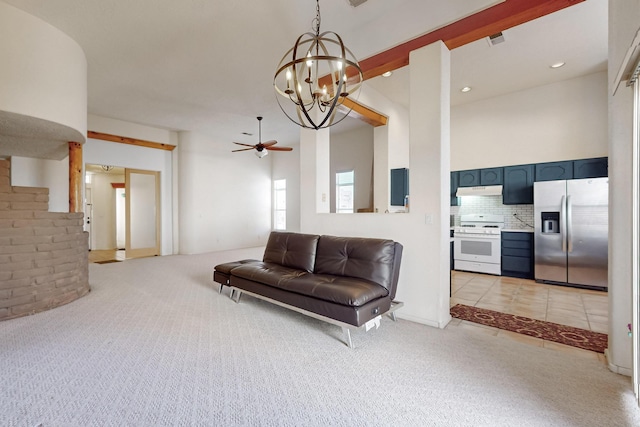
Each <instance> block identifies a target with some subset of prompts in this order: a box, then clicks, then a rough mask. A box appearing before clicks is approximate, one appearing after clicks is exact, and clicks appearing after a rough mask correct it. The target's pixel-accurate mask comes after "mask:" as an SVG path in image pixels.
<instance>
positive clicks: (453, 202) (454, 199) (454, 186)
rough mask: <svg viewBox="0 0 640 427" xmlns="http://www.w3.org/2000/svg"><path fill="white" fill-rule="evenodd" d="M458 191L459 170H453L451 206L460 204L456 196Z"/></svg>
mask: <svg viewBox="0 0 640 427" xmlns="http://www.w3.org/2000/svg"><path fill="white" fill-rule="evenodd" d="M457 191H458V172H451V206H458V204H459V201H458V197H457V196H456V192H457Z"/></svg>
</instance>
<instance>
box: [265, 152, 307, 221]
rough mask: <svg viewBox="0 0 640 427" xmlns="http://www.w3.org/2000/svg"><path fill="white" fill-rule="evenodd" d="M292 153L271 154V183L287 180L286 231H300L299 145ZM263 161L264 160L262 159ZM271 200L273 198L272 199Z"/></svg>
mask: <svg viewBox="0 0 640 427" xmlns="http://www.w3.org/2000/svg"><path fill="white" fill-rule="evenodd" d="M291 147H293V151H289V152H285V151H283V152H278V153H272V154H273V155H271V154H270V155H269V156H267V157H269V158H271V165H272V173H271V176H272V181H275V180H277V179H286V180H287V231H292V232H298V231H300V144H299V143H298V144H296V145H291ZM263 160H264V159H263ZM271 200H273V197H272V199H271Z"/></svg>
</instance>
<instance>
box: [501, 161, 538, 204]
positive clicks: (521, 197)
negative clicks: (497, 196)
mask: <svg viewBox="0 0 640 427" xmlns="http://www.w3.org/2000/svg"><path fill="white" fill-rule="evenodd" d="M534 169H535V167H534V165H519V166H505V168H504V185H503V187H502V203H503V204H505V205H532V204H533V175H534Z"/></svg>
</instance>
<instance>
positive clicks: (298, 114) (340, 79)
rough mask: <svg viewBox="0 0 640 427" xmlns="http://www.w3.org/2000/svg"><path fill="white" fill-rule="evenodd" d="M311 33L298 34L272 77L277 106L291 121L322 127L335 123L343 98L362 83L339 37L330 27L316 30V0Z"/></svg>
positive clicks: (354, 64)
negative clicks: (322, 31) (322, 30)
mask: <svg viewBox="0 0 640 427" xmlns="http://www.w3.org/2000/svg"><path fill="white" fill-rule="evenodd" d="M312 29H313V31H314V32H313V33H311V32H307V33H304V34H302V35H301V36H300V37H298V39H297V40H296V43H295V44H294V46H293V47H292V48H291V49H289V50H288V51H287V53H285V54H284V56H283V57H282V60H280V64H279V65H278V69H277V71H276V74H275V77H274V79H273V86H274V88H275V90H276V99H277V100H278V104H279V105H280V109H281V110H282V111H283V112H284V113H285V115H286V116H287V117H289V119H291V121H293V122H294V123H296V124H298V125H300V126H302V127H304V128H310V129H316V130H317V129H322V128H327V127H329V126H331V125H334V124H336V123H339V122H340V121H342V120H344V118H345V117H346V116H347V115H348V114H349V113H350V112H351V108H346V106H345V109H343V112H344V111H345V110H346V112H345V114H344V115H343V116H341V117H340V116H339V118H338V119H336V113H337V111H338V108H337V107H339V106H340V105H342V104H343V102H344V100H345V98H347V97H348V96H350V95H354V94H355V93H356V92H357V91H358V89H359V88H360V85H361V84H362V81H363V78H362V69H361V68H360V65H358V61H357V60H356V58H355V56H354V55H353V53H352V52H351V51H350V50H349V49H347V47H346V46H345V45H344V43H343V42H342V38H341V37H340V36H339V35H338V34H336V33H334V32H333V31H325V32H324V33H320V2H319V0H316V17H315V19H314V20H313V26H312Z"/></svg>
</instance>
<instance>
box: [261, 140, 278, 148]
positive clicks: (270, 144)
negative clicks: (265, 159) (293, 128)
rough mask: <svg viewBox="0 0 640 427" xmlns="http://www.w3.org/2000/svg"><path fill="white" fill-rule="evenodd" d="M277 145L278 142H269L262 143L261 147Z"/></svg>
mask: <svg viewBox="0 0 640 427" xmlns="http://www.w3.org/2000/svg"><path fill="white" fill-rule="evenodd" d="M277 143H278V141H276V140H271V141H267V142H263V143H262V145H264V146H265V147H271V146H272V145H276V144H277Z"/></svg>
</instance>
